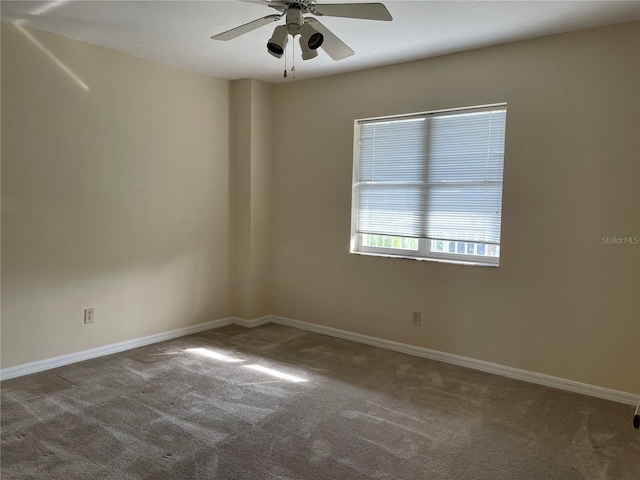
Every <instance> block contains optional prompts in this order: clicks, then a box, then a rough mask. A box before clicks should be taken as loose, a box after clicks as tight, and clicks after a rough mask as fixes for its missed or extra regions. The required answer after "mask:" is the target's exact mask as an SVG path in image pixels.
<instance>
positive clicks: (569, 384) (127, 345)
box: [0, 315, 640, 405]
mask: <svg viewBox="0 0 640 480" xmlns="http://www.w3.org/2000/svg"><path fill="white" fill-rule="evenodd" d="M267 323H276V324H279V325H286V326H289V327H294V328H299V329H301V330H307V331H309V332H315V333H320V334H322V335H328V336H331V337H337V338H343V339H345V340H351V341H354V342H359V343H364V344H367V345H372V346H375V347H381V348H386V349H388V350H393V351H396V352H401V353H406V354H409V355H415V356H417V357H424V358H429V359H431V360H438V361H440V362H445V363H451V364H453V365H460V366H462V367H468V368H473V369H475V370H480V371H483V372H488V373H493V374H496V375H502V376H505V377H509V378H514V379H517V380H523V381H525V382H530V383H537V384H539V385H544V386H547V387H553V388H558V389H561V390H567V391H569V392H575V393H582V394H584V395H589V396H592V397H597V398H603V399H605V400H612V401H614V402H619V403H624V404H628V405H636V404H637V403H638V401H640V395H634V394H632V393H627V392H621V391H618V390H611V389H609V388H604V387H598V386H595V385H589V384H586V383H580V382H576V381H573V380H566V379H564V378H559V377H553V376H551V375H545V374H542V373H536V372H530V371H528V370H521V369H518V368H512V367H506V366H504V365H499V364H497V363H491V362H485V361H482V360H475V359H473V358H468V357H463V356H461V355H454V354H452V353H445V352H439V351H437V350H431V349H429V348H423V347H416V346H414V345H407V344H405V343H399V342H393V341H391V340H385V339H382V338H377V337H370V336H368V335H362V334H360V333H354V332H349V331H346V330H340V329H337V328H332V327H325V326H323V325H317V324H314V323H308V322H303V321H301V320H294V319H292V318H286V317H280V316H277V315H267V316H264V317H260V318H256V319H253V320H246V319H243V318H237V317H228V318H222V319H219V320H214V321H211V322H205V323H200V324H198V325H192V326H189V327H184V328H178V329H176V330H171V331H168V332H164V333H157V334H155V335H149V336H147V337H141V338H136V339H133V340H126V341H124V342H118V343H112V344H110V345H105V346H102V347H98V348H93V349H91V350H84V351H82V352H77V353H71V354H69V355H62V356H59V357H53V358H47V359H44V360H39V361H37V362H31V363H25V364H22V365H16V366H15V367H8V368H4V369H2V370H0V380H9V379H11V378H16V377H21V376H23V375H29V374H32V373H38V372H42V371H45V370H50V369H52V368H57V367H62V366H64V365H69V364H71V363H76V362H82V361H84V360H90V359H92V358H97V357H102V356H104V355H110V354H112V353H118V352H123V351H125V350H131V349H133V348H138V347H143V346H145V345H150V344H152V343H158V342H163V341H165V340H171V339H173V338H178V337H184V336H186V335H192V334H194V333H199V332H203V331H205V330H211V329H213V328H220V327H225V326H227V325H231V324H235V325H240V326H242V327H249V328H251V327H258V326H260V325H265V324H267Z"/></svg>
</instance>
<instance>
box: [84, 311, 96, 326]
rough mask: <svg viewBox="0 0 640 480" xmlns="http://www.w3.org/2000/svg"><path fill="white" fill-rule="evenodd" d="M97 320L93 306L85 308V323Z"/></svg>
mask: <svg viewBox="0 0 640 480" xmlns="http://www.w3.org/2000/svg"><path fill="white" fill-rule="evenodd" d="M94 320H95V316H94V313H93V308H85V309H84V323H93V322H94Z"/></svg>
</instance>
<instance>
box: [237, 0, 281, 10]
mask: <svg viewBox="0 0 640 480" xmlns="http://www.w3.org/2000/svg"><path fill="white" fill-rule="evenodd" d="M240 1H242V2H245V3H257V4H258V5H266V6H267V7H271V8H275V9H276V10H280V11H281V12H284V11H285V10H286V9H287V8H288V7H289V3H288V2H287V1H284V2H282V1H280V0H240Z"/></svg>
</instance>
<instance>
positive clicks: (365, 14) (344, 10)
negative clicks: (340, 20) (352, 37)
mask: <svg viewBox="0 0 640 480" xmlns="http://www.w3.org/2000/svg"><path fill="white" fill-rule="evenodd" d="M313 10H314V12H315V13H317V14H318V15H323V16H327V17H346V18H362V19H365V20H385V21H391V20H393V17H392V16H391V14H390V13H389V10H387V7H385V6H384V5H383V4H381V3H321V4H315V5H313Z"/></svg>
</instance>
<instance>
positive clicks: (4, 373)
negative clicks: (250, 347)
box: [0, 317, 249, 380]
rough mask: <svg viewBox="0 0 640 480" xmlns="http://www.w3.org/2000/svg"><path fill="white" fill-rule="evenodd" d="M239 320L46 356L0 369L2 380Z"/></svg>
mask: <svg viewBox="0 0 640 480" xmlns="http://www.w3.org/2000/svg"><path fill="white" fill-rule="evenodd" d="M239 322H245V321H244V320H241V319H236V318H233V317H229V318H221V319H219V320H213V321H211V322H205V323H199V324H197V325H191V326H189V327H183V328H177V329H175V330H170V331H168V332H163V333H156V334H155V335H149V336H147V337H141V338H134V339H133V340H125V341H124V342H118V343H112V344H110V345H104V346H102V347H97V348H92V349H90V350H84V351H82V352H76V353H70V354H68V355H61V356H59V357H53V358H45V359H44V360H38V361H37V362H31V363H23V364H22V365H16V366H15V367H8V368H3V369H2V370H0V380H9V379H10V378H16V377H22V376H23V375H30V374H32V373H38V372H43V371H45V370H51V369H52V368H57V367H62V366H64V365H69V364H71V363H76V362H82V361H83V360H90V359H92V358H97V357H103V356H105V355H111V354H112V353H118V352H123V351H125V350H131V349H133V348H138V347H144V346H145V345H151V344H152V343H158V342H164V341H165V340H171V339H173V338H178V337H184V336H186V335H191V334H194V333H199V332H204V331H205V330H211V329H212V328H220V327H225V326H227V325H231V324H232V323H239ZM239 324H242V323H239ZM245 326H249V325H245Z"/></svg>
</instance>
